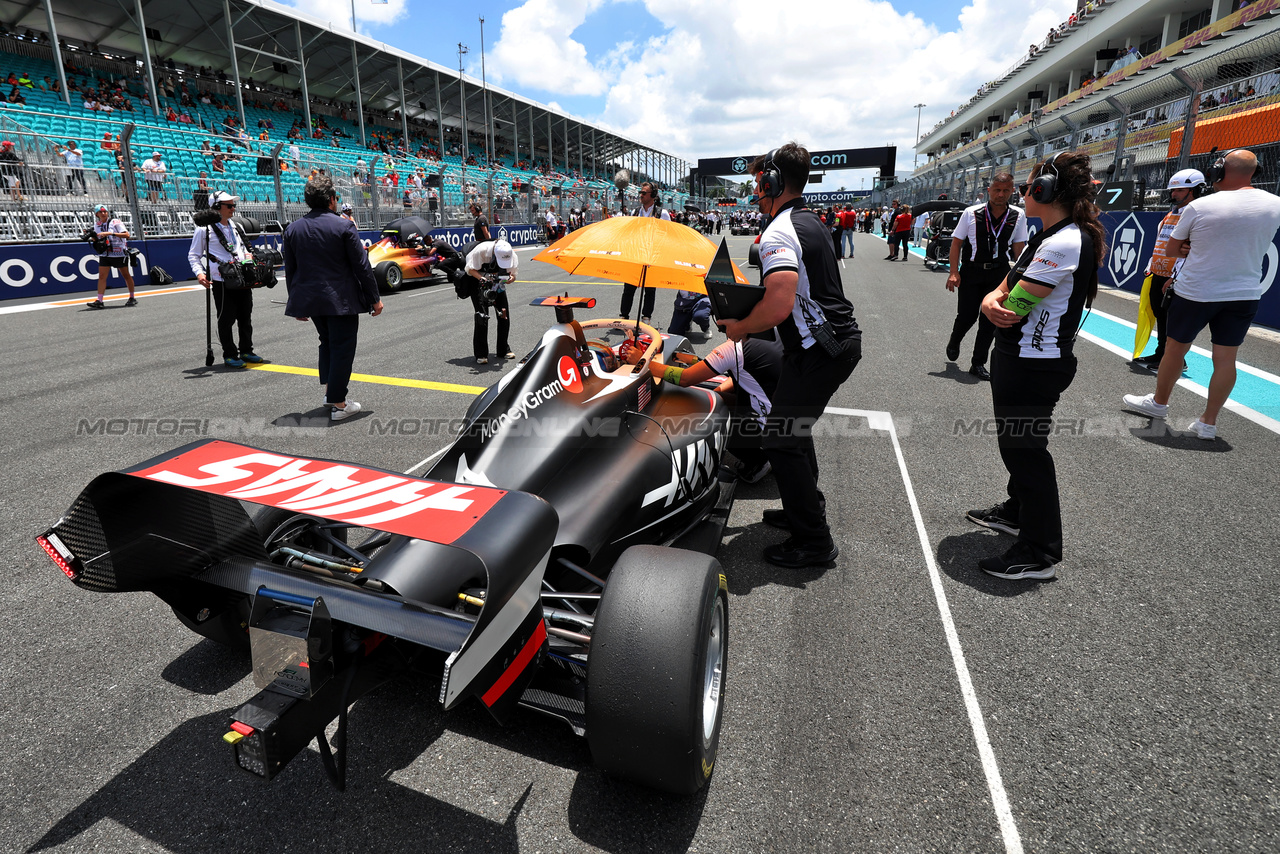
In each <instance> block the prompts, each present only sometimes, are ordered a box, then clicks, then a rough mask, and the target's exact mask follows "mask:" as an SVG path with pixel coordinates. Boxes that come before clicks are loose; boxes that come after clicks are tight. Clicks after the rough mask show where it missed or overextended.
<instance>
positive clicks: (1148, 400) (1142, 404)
mask: <svg viewBox="0 0 1280 854" xmlns="http://www.w3.org/2000/svg"><path fill="white" fill-rule="evenodd" d="M1124 406H1125V409H1130V410H1133V411H1134V412H1141V413H1142V414H1143V415H1150V416H1151V417H1152V418H1164V417H1165V416H1166V415H1168V414H1169V404H1167V403H1164V404H1161V403H1156V396H1155V395H1154V394H1144V395H1142V396H1141V397H1139V396H1138V395H1136V394H1126V395H1125V396H1124Z"/></svg>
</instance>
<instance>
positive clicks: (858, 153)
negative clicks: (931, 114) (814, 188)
mask: <svg viewBox="0 0 1280 854" xmlns="http://www.w3.org/2000/svg"><path fill="white" fill-rule="evenodd" d="M762 153H763V152H762ZM758 156H759V155H755V154H752V155H743V156H740V157H711V158H705V159H702V160H699V161H698V168H697V169H695V170H694V171H693V173H692V174H691V175H690V178H692V179H694V180H696V179H697V178H698V177H712V176H722V175H742V176H746V175H747V167H749V166H750V165H751V162H752V161H753V160H755V159H756V157H758ZM897 162H898V147H897V146H895V145H890V146H887V147H885V148H844V149H839V150H836V151H812V152H810V153H809V163H810V171H811V172H821V171H826V170H836V169H870V168H878V169H879V170H880V174H881V176H889V175H893V174H894V169H895V168H896V166H897Z"/></svg>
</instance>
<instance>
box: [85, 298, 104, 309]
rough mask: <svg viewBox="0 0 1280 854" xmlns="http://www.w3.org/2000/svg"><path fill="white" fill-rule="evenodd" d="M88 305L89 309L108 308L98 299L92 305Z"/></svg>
mask: <svg viewBox="0 0 1280 854" xmlns="http://www.w3.org/2000/svg"><path fill="white" fill-rule="evenodd" d="M86 305H87V306H88V307H89V308H106V306H105V305H103V303H102V300H100V299H96V300H94V301H93V302H91V303H87V304H86Z"/></svg>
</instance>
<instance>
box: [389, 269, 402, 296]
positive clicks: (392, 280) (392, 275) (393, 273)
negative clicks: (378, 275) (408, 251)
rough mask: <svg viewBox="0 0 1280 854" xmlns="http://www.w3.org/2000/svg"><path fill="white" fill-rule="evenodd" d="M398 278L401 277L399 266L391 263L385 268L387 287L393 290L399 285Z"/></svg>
mask: <svg viewBox="0 0 1280 854" xmlns="http://www.w3.org/2000/svg"><path fill="white" fill-rule="evenodd" d="M400 279H401V275H400V268H399V267H397V266H396V265H395V264H392V265H391V266H390V267H388V268H387V287H389V288H391V289H393V290H394V289H395V288H398V287H400Z"/></svg>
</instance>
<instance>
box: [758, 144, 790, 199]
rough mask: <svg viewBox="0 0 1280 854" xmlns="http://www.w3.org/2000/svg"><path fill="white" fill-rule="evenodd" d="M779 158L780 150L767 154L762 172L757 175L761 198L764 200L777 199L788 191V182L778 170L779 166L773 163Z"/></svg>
mask: <svg viewBox="0 0 1280 854" xmlns="http://www.w3.org/2000/svg"><path fill="white" fill-rule="evenodd" d="M777 156H778V149H776V148H775V149H773V150H772V151H770V152H769V153H768V154H766V155H765V156H764V165H763V167H762V171H761V172H760V174H759V175H757V177H758V178H759V179H760V196H761V197H762V198H766V199H776V198H778V196H781V195H782V193H783V190H785V189H786V182H785V181H784V180H783V178H782V172H781V171H780V170H779V169H778V164H776V163H774V162H773V158H774V157H777Z"/></svg>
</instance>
